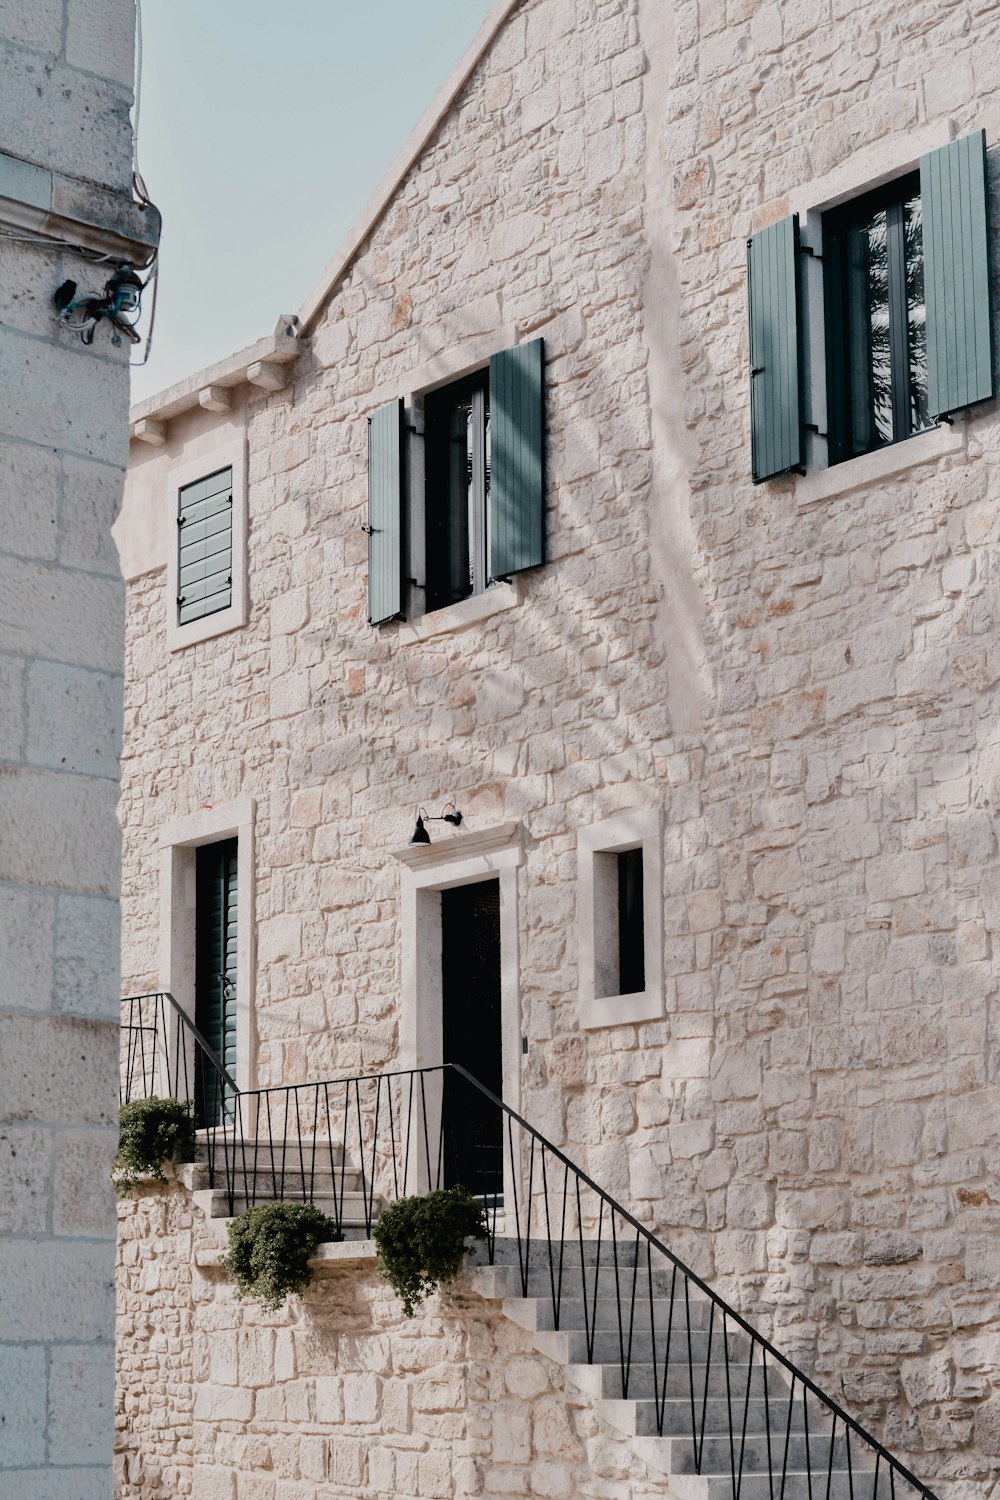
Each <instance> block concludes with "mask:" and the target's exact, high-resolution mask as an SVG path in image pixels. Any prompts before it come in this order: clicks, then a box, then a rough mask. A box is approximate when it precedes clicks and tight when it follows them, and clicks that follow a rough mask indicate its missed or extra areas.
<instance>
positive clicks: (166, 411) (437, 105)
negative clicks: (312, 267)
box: [129, 0, 521, 441]
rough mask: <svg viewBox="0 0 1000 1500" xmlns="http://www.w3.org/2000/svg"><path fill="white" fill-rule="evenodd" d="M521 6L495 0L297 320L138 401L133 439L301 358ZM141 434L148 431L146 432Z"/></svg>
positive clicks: (285, 319)
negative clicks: (221, 391)
mask: <svg viewBox="0 0 1000 1500" xmlns="http://www.w3.org/2000/svg"><path fill="white" fill-rule="evenodd" d="M520 4H521V0H494V3H493V5H492V6H491V7H490V9H489V11H488V12H487V13H486V16H485V18H484V20H483V23H482V25H481V26H480V28H479V30H478V31H477V32H476V34H475V36H474V37H473V39H472V41H471V43H470V44H469V46H468V47H467V49H466V51H465V52H464V53H463V55H462V59H461V61H460V62H459V64H458V66H457V67H456V68H455V69H454V70H453V72H452V73H450V74H449V76H448V78H447V79H446V80H445V82H444V83H443V84H442V85H441V87H440V88H439V89H438V91H437V93H436V94H435V96H434V98H433V100H432V101H431V103H430V104H429V105H428V107H427V108H426V109H425V110H424V112H423V114H422V115H421V116H420V119H419V120H418V121H417V123H416V125H415V126H414V127H413V129H412V130H411V131H410V134H409V136H408V138H407V141H406V144H405V145H404V147H403V149H402V150H401V151H400V152H399V155H398V156H397V157H396V158H395V159H394V161H393V163H392V165H391V166H390V167H389V170H388V171H387V172H386V173H385V175H384V176H383V178H382V180H381V182H380V183H379V185H378V187H377V188H376V189H375V191H374V192H373V193H372V195H371V197H370V198H369V199H368V202H367V203H366V204H365V206H364V208H363V209H362V211H361V215H360V217H359V218H358V219H357V220H356V221H355V223H354V226H353V227H352V228H351V229H350V230H349V231H348V233H347V235H346V236H345V237H344V239H343V240H342V242H341V245H340V248H339V250H338V251H337V253H336V255H335V256H334V257H333V259H332V260H330V261H328V262H327V265H326V269H325V270H324V272H323V275H322V276H321V277H320V279H319V281H318V283H317V284H316V286H315V287H314V288H313V290H312V292H311V293H310V294H309V296H308V297H307V298H306V300H305V302H303V304H302V306H301V308H300V309H299V313H298V320H297V321H296V320H295V318H294V317H293V316H291V315H289V314H287V313H283V314H282V315H281V317H280V318H279V319H278V322H277V325H276V327H275V334H274V335H272V337H271V338H270V339H266V340H261V339H259V340H258V341H257V343H256V344H251V345H250V347H249V348H247V349H243V350H240V351H239V352H238V353H236V354H230V355H227V357H226V358H225V359H222V360H218V361H217V362H216V363H215V364H212V365H208V366H207V367H206V368H205V369H203V370H198V371H196V372H195V373H194V374H192V375H188V376H185V378H184V379H183V380H180V381H177V382H176V384H174V385H172V386H168V387H167V389H166V390H163V391H158V392H157V393H156V394H155V395H153V396H147V397H146V398H145V400H143V401H139V402H137V403H136V404H135V405H134V406H133V407H132V409H131V411H130V413H129V421H130V424H131V434H132V437H133V438H135V437H136V436H139V434H137V433H136V430H135V429H136V424H137V423H139V422H143V423H146V424H152V431H151V432H149V433H147V434H146V440H147V441H150V440H153V441H158V440H159V433H158V431H157V424H158V423H160V422H164V421H169V420H170V418H171V417H176V416H179V415H180V414H181V413H182V412H185V411H189V410H191V409H192V408H193V407H196V406H198V405H199V404H206V403H204V402H201V401H200V393H201V391H202V390H206V389H209V388H210V387H212V386H235V385H241V384H243V383H244V381H245V380H246V379H247V370H248V368H249V367H250V366H251V365H253V364H255V363H258V362H262V361H263V362H268V363H276V362H279V361H280V362H281V363H290V362H291V361H292V360H294V359H295V358H296V357H297V355H298V352H299V349H298V343H297V341H298V340H299V339H301V338H305V337H307V336H308V335H309V334H310V333H312V331H313V328H314V326H315V324H316V321H317V319H318V318H319V316H320V314H321V313H322V311H323V308H324V307H325V305H326V302H327V300H328V298H329V297H330V296H331V295H332V293H333V291H334V290H335V288H336V286H337V283H338V282H339V281H340V279H341V278H342V277H343V276H344V274H345V272H347V271H348V270H349V269H350V266H351V262H352V261H353V260H354V258H355V256H356V255H357V253H358V251H359V250H360V249H361V247H362V245H363V244H364V243H365V241H366V240H367V238H368V236H369V235H370V234H371V232H372V230H373V229H374V228H375V225H376V224H377V223H378V221H379V219H380V218H381V217H382V215H383V214H384V213H385V211H386V209H387V208H388V207H389V205H390V203H391V202H392V199H393V196H394V195H395V193H396V192H397V190H398V188H399V186H400V184H401V183H402V181H403V180H404V178H405V177H406V174H407V173H408V172H409V170H410V168H411V167H412V166H413V165H414V163H415V162H416V161H418V160H419V158H420V154H421V152H422V151H423V150H424V148H425V147H426V145H427V143H428V141H429V140H430V139H431V137H432V136H433V134H434V132H435V131H436V130H437V128H438V126H439V125H440V124H441V122H442V120H443V119H444V118H445V116H446V115H447V113H448V111H449V110H450V109H451V107H452V105H453V104H454V102H455V100H456V99H457V98H458V96H459V94H460V93H461V91H462V89H463V88H464V87H465V85H466V84H467V83H468V81H469V79H470V77H471V76H472V74H473V72H474V71H475V69H476V67H477V65H478V64H479V62H480V60H481V59H482V57H483V55H484V54H485V52H486V50H487V48H488V47H489V45H490V43H491V42H492V41H493V38H494V37H495V36H496V34H497V32H498V31H499V30H500V28H501V26H503V24H504V22H505V21H506V20H507V18H508V17H509V16H510V15H512V13H513V12H514V11H515V10H516V9H517V7H518V6H519V5H520ZM279 334H281V335H283V336H279ZM143 431H144V432H145V429H143Z"/></svg>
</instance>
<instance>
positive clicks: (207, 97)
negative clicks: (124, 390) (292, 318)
mask: <svg viewBox="0 0 1000 1500" xmlns="http://www.w3.org/2000/svg"><path fill="white" fill-rule="evenodd" d="M489 8H490V0H418V3H416V4H414V3H412V0H409V3H406V0H364V3H361V4H358V3H356V0H143V4H142V19H143V69H142V93H141V107H140V119H139V165H140V168H141V170H142V174H143V176H144V178H145V180H146V186H147V188H148V189H149V194H150V197H151V198H152V199H153V202H154V203H155V204H156V205H157V207H158V208H159V209H160V211H161V212H162V214H163V238H162V241H161V247H160V285H159V292H158V305H157V309H156V327H155V331H154V336H153V347H152V353H151V355H150V359H149V363H148V364H147V365H146V366H145V367H144V368H141V369H134V370H133V371H132V399H133V401H139V400H142V399H143V397H145V396H150V395H152V394H153V393H154V392H156V391H160V390H162V389H163V388H164V387H165V386H168V385H172V384H173V383H174V381H176V380H180V379H182V378H183V377H184V376H185V375H189V374H191V373H192V372H193V371H195V370H198V369H200V368H201V367H202V366H204V365H208V364H211V363H212V362H213V361H215V360H217V359H222V358H224V357H225V356H226V355H227V354H231V353H234V352H235V351H236V350H238V349H242V348H244V347H245V345H247V344H250V343H252V342H253V341H254V339H258V338H261V337H262V336H263V335H264V334H269V333H270V332H271V331H272V328H273V325H274V321H275V319H276V318H277V316H278V314H279V313H283V312H294V311H295V309H296V308H297V307H298V305H299V303H300V302H302V301H303V299H304V298H305V297H306V295H307V294H308V293H309V292H310V291H311V290H312V288H313V286H314V285H315V283H316V282H317V281H318V280H319V278H320V275H321V273H322V270H323V267H324V266H325V264H326V262H327V261H328V260H329V259H330V257H331V256H332V255H333V254H334V252H335V250H336V249H337V247H338V245H339V244H340V241H341V239H342V238H343V236H344V235H345V234H346V232H347V230H348V229H349V228H350V227H351V225H352V224H353V223H354V221H355V219H356V218H357V217H358V214H359V213H360V211H361V209H362V208H363V206H364V204H365V202H366V201H367V199H368V197H369V195H370V194H371V192H372V191H373V189H374V188H375V187H376V185H377V183H378V181H379V179H380V177H381V176H382V173H383V172H384V171H385V169H386V168H387V167H388V165H389V163H390V162H391V161H392V159H393V157H394V156H395V155H396V153H397V152H398V151H399V149H400V148H401V147H402V145H403V144H404V142H405V140H406V138H407V136H408V135H409V132H410V130H411V128H412V127H413V125H415V124H416V121H417V119H418V118H419V116H420V115H421V114H422V113H423V110H424V109H425V108H426V106H427V105H428V104H429V103H430V101H431V99H432V98H433V96H434V94H435V93H436V92H437V89H438V86H439V85H440V84H441V83H443V82H444V80H445V79H446V78H447V76H448V74H449V73H450V72H451V70H452V68H453V67H454V66H455V64H456V63H457V62H458V60H459V58H460V57H461V55H462V53H463V52H464V51H465V48H466V47H467V46H468V44H469V42H470V41H471V40H472V38H473V36H474V35H475V32H476V30H477V28H478V26H479V23H480V22H481V21H482V19H483V17H484V16H485V14H486V12H487V11H488V10H489ZM145 322H146V319H145V318H144V319H143V324H145ZM144 352H145V345H143V346H142V347H140V348H139V349H138V350H137V351H136V353H135V355H134V356H133V358H135V359H139V358H141V357H142V355H143V353H144Z"/></svg>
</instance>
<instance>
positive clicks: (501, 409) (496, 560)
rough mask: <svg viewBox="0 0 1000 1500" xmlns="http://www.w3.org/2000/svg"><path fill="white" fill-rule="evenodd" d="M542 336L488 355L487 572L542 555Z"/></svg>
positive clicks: (534, 563)
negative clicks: (488, 503)
mask: <svg viewBox="0 0 1000 1500" xmlns="http://www.w3.org/2000/svg"><path fill="white" fill-rule="evenodd" d="M542 342H543V341H542V340H541V339H534V340H533V341H532V342H531V343H530V344H518V345H517V346H516V347H515V348H513V349H505V350H503V352H502V353H500V354H494V356H493V358H492V359H491V360H490V569H489V571H490V576H491V577H492V578H508V577H509V576H510V574H511V573H520V572H521V571H522V570H523V569H524V568H537V567H539V566H540V564H542V563H543V562H544V561H545V392H544V386H543V377H542V369H543V349H542Z"/></svg>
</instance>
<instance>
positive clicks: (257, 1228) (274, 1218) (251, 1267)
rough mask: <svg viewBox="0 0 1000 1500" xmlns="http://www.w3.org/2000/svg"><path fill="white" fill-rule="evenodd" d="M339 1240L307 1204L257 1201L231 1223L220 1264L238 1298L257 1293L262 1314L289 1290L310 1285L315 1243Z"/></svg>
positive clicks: (328, 1223) (276, 1305)
mask: <svg viewBox="0 0 1000 1500" xmlns="http://www.w3.org/2000/svg"><path fill="white" fill-rule="evenodd" d="M343 1238H344V1236H343V1235H342V1234H341V1233H340V1232H339V1230H338V1229H337V1226H336V1224H335V1223H334V1222H333V1220H332V1219H330V1218H327V1216H326V1214H324V1213H321V1212H320V1210H319V1209H318V1208H315V1207H314V1206H313V1205H312V1204H311V1203H261V1204H259V1205H258V1206H257V1207H256V1208H248V1209H247V1211H246V1213H244V1214H240V1216H239V1218H238V1219H234V1220H233V1222H232V1223H231V1224H230V1226H229V1252H228V1254H227V1255H225V1256H224V1257H223V1261H222V1264H223V1265H224V1266H225V1268H226V1270H227V1271H228V1272H229V1273H230V1275H231V1276H232V1277H233V1279H234V1280H235V1282H236V1291H237V1295H238V1296H240V1297H259V1298H260V1300H261V1305H262V1306H263V1308H264V1310H265V1311H266V1312H275V1311H276V1310H277V1309H278V1308H279V1307H280V1306H281V1304H282V1303H283V1302H284V1300H285V1298H286V1297H287V1296H288V1294H289V1293H290V1292H297V1293H300V1294H301V1293H302V1292H304V1291H305V1289H306V1287H307V1286H308V1285H309V1283H310V1281H311V1280H312V1271H311V1270H310V1269H309V1257H310V1256H311V1255H313V1254H314V1253H315V1250H316V1246H317V1245H319V1244H322V1243H324V1242H328V1241H330V1240H342V1239H343Z"/></svg>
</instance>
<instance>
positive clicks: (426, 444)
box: [367, 339, 545, 625]
mask: <svg viewBox="0 0 1000 1500" xmlns="http://www.w3.org/2000/svg"><path fill="white" fill-rule="evenodd" d="M543 368H544V362H543V346H542V340H541V339H534V340H533V341H531V342H530V343H527V344H518V345H516V346H515V347H514V348H513V349H504V350H502V351H500V352H499V353H497V354H494V355H493V356H492V358H491V359H490V361H489V365H488V368H486V369H482V370H479V371H476V372H475V373H473V374H470V375H468V376H465V377H463V378H462V379H461V380H458V381H455V382H453V383H452V384H449V385H445V386H439V387H438V388H437V389H436V390H432V391H428V392H427V393H426V394H425V395H423V397H419V393H418V394H416V395H415V397H414V400H413V405H412V406H411V410H410V418H411V420H409V421H408V420H404V402H403V400H402V399H398V400H396V401H390V402H388V403H387V404H386V405H385V406H381V407H379V409H378V410H377V411H375V412H373V413H372V415H371V416H370V417H369V419H368V526H367V531H368V620H369V623H370V624H372V625H381V624H384V623H385V622H386V621H389V620H397V619H403V618H405V617H406V613H407V610H408V609H410V608H413V607H414V605H415V606H416V609H417V612H418V613H419V601H420V597H421V594H422V596H423V601H424V606H425V610H426V612H427V613H428V614H430V613H433V612H435V611H438V610H441V609H445V608H447V607H448V606H449V605H453V604H458V603H460V602H461V601H462V600H463V599H468V598H469V597H470V596H471V595H474V594H483V593H485V592H486V590H487V588H488V587H489V585H490V584H491V583H494V582H498V581H501V580H507V579H510V577H511V576H512V575H513V574H515V573H520V572H523V571H524V570H525V569H527V568H537V567H539V566H541V564H542V563H543V562H544V561H545V431H544V406H545V399H544V387H543ZM413 407H417V408H420V407H422V411H423V431H422V434H421V432H420V425H419V422H417V421H414V420H412V419H413V417H414V411H413ZM421 435H422V437H423V451H422V453H421V452H420V449H419V446H418V447H417V448H416V449H414V450H413V451H412V452H411V442H416V443H417V444H419V440H420V437H421ZM411 458H415V459H416V460H417V461H416V462H415V463H412V464H411V461H410V460H411ZM421 459H422V463H421V462H420V460H421ZM411 469H412V470H413V471H414V472H415V473H416V475H417V476H419V475H420V474H421V473H422V474H423V485H422V489H421V487H420V483H419V477H418V478H417V479H416V480H415V481H414V482H413V483H411ZM413 595H415V596H416V597H415V599H413V598H412V596H413Z"/></svg>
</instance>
